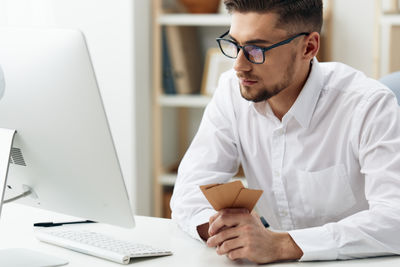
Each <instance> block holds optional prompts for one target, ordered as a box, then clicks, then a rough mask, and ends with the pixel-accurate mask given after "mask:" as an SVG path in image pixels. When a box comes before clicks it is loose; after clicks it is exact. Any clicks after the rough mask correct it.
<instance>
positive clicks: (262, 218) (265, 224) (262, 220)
mask: <svg viewBox="0 0 400 267" xmlns="http://www.w3.org/2000/svg"><path fill="white" fill-rule="evenodd" d="M260 220H261V222H262V224H263V225H264V227H265V228H268V227H269V223H268V222H267V220H266V219H265V218H264V217H263V216H261V217H260Z"/></svg>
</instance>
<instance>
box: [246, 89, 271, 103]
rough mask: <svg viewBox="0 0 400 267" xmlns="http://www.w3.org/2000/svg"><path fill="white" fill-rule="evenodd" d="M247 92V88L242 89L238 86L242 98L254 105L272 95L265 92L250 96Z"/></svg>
mask: <svg viewBox="0 0 400 267" xmlns="http://www.w3.org/2000/svg"><path fill="white" fill-rule="evenodd" d="M249 91H250V90H249V89H248V88H243V86H240V94H241V95H242V97H243V98H244V99H246V100H247V101H251V102H254V103H258V102H263V101H265V100H268V99H269V98H271V97H272V95H270V94H268V93H267V92H266V91H261V92H258V93H256V94H251V93H250V92H249Z"/></svg>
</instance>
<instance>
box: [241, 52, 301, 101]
mask: <svg viewBox="0 0 400 267" xmlns="http://www.w3.org/2000/svg"><path fill="white" fill-rule="evenodd" d="M296 57H297V54H296V53H293V54H292V56H291V62H295V60H296ZM238 77H239V78H245V79H249V80H257V77H252V76H251V75H246V74H245V73H243V74H238ZM293 79H294V64H290V65H289V66H287V68H286V70H285V72H284V75H283V79H282V81H281V82H280V83H278V84H275V85H273V86H271V87H269V88H266V87H263V88H260V89H257V91H256V92H255V93H253V94H252V93H251V91H252V89H251V87H250V86H244V85H241V84H240V93H241V95H242V97H243V98H244V99H246V100H249V101H252V102H256V103H257V102H262V101H265V100H268V99H270V98H271V97H273V96H275V95H277V94H279V93H280V92H282V91H283V90H284V89H285V88H287V87H288V86H289V85H290V84H292V82H293ZM253 91H255V90H254V89H253Z"/></svg>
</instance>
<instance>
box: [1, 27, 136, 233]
mask: <svg viewBox="0 0 400 267" xmlns="http://www.w3.org/2000/svg"><path fill="white" fill-rule="evenodd" d="M0 66H1V68H2V72H3V75H2V76H4V77H2V79H0V83H1V84H4V85H5V86H4V94H3V97H2V98H1V99H0V128H4V129H12V130H16V134H15V138H14V142H13V146H12V149H11V158H10V165H9V170H8V180H7V184H6V189H5V196H4V199H9V198H12V197H14V196H18V195H21V194H22V193H23V192H25V191H26V190H27V189H30V190H31V191H32V192H31V194H30V195H29V196H27V197H24V198H21V199H19V200H18V202H20V203H24V204H27V205H31V206H35V207H40V208H44V209H48V210H52V211H56V212H60V213H64V214H69V215H73V216H77V217H82V218H87V219H90V220H94V221H99V222H104V223H109V224H113V225H118V226H123V227H133V226H134V216H133V211H132V208H131V205H130V203H129V198H128V194H127V190H126V187H125V183H124V179H123V176H122V173H121V168H120V164H119V161H118V157H117V154H116V150H115V147H114V144H113V139H112V135H111V132H110V128H109V125H108V122H107V117H106V113H105V111H104V107H103V103H102V99H101V95H100V92H99V89H98V86H97V82H96V77H95V74H94V70H93V67H92V64H91V60H90V57H89V53H88V49H87V46H86V43H85V39H84V36H83V35H82V33H81V32H79V31H75V30H67V29H9V28H8V29H0ZM1 81H3V82H1ZM0 164H3V162H1V163H0ZM1 179H3V177H0V182H1Z"/></svg>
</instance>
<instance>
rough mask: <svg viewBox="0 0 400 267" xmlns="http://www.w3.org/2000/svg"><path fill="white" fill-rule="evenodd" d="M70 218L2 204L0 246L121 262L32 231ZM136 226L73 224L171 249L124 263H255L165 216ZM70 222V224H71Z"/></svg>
mask: <svg viewBox="0 0 400 267" xmlns="http://www.w3.org/2000/svg"><path fill="white" fill-rule="evenodd" d="M65 220H66V221H70V220H77V219H76V218H72V217H69V216H66V215H61V214H57V213H53V212H48V211H44V210H40V209H35V208H31V207H27V206H23V205H18V204H13V203H11V204H6V205H4V206H3V211H2V214H1V219H0V249H1V248H13V247H19V248H29V249H32V250H36V251H40V252H45V253H47V254H52V255H54V256H58V257H60V258H64V259H67V260H68V261H69V264H68V265H66V266H67V267H78V266H79V267H84V266H85V267H87V266H96V267H106V266H107V267H111V266H120V267H121V266H123V265H120V264H118V263H113V262H110V261H106V260H103V259H99V258H96V257H92V256H87V255H84V254H81V253H78V252H74V251H70V250H67V249H63V248H60V247H57V246H53V245H49V244H46V243H42V242H40V241H37V240H36V239H35V237H34V235H33V226H32V224H33V223H34V222H44V221H65ZM136 223H137V225H136V227H135V228H134V229H123V228H119V227H113V226H109V225H103V224H85V225H84V224H81V225H75V226H76V227H87V228H90V229H93V230H95V231H99V232H103V233H108V234H112V235H114V236H117V237H120V238H122V239H127V240H134V241H136V240H137V242H140V243H145V244H149V245H153V246H158V247H163V248H169V249H171V250H172V251H173V252H174V255H172V256H165V257H157V258H147V259H146V258H144V259H138V260H134V261H133V262H132V263H131V264H130V265H128V266H135V267H136V266H137V267H141V266H163V267H168V266H171V267H172V266H174V267H180V266H191V267H196V266H199V267H200V266H201V267H207V266H210V267H211V266H218V267H223V266H255V265H256V264H252V263H249V262H243V261H242V262H233V261H231V260H229V259H228V258H227V257H225V256H218V255H217V254H216V252H215V251H214V249H212V248H208V247H206V246H205V245H203V244H201V243H200V242H198V241H196V240H193V239H191V238H190V237H188V236H187V235H186V234H185V233H183V232H182V231H181V230H180V229H178V228H177V226H176V225H175V224H174V223H173V222H172V221H171V220H167V219H160V218H151V217H141V216H138V217H136ZM75 226H73V227H75ZM268 266H274V267H277V266H279V267H295V266H301V267H319V266H324V267H325V266H328V267H343V266H351V267H361V266H363V267H364V266H367V267H368V266H379V267H389V266H390V267H395V266H396V267H397V266H400V257H396V256H395V257H381V258H372V259H362V260H351V261H330V262H286V263H277V264H270V265H268Z"/></svg>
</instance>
